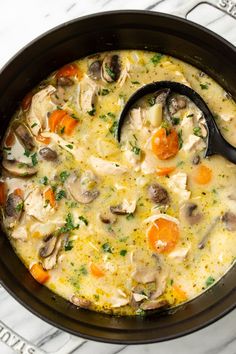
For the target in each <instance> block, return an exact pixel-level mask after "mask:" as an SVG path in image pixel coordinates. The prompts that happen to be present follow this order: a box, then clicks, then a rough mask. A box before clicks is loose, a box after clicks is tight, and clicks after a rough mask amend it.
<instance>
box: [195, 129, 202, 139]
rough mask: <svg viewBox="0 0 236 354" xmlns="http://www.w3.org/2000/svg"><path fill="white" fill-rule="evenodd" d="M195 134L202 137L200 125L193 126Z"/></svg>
mask: <svg viewBox="0 0 236 354" xmlns="http://www.w3.org/2000/svg"><path fill="white" fill-rule="evenodd" d="M193 134H194V135H196V136H199V137H200V138H201V137H202V130H201V128H200V127H194V128H193Z"/></svg>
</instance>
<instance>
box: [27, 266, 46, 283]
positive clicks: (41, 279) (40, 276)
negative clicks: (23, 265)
mask: <svg viewBox="0 0 236 354" xmlns="http://www.w3.org/2000/svg"><path fill="white" fill-rule="evenodd" d="M30 273H31V275H32V276H33V277H34V279H35V280H37V282H38V283H40V284H44V283H46V282H47V281H48V280H49V278H50V275H49V273H48V272H47V271H45V270H44V269H43V267H42V265H41V264H40V263H35V264H33V265H32V267H31V268H30Z"/></svg>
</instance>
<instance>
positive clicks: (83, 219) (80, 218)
mask: <svg viewBox="0 0 236 354" xmlns="http://www.w3.org/2000/svg"><path fill="white" fill-rule="evenodd" d="M79 220H81V221H83V223H84V224H85V225H86V226H87V225H88V220H87V219H85V217H84V216H83V215H80V216H79Z"/></svg>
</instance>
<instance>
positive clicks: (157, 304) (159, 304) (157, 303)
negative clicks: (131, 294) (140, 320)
mask: <svg viewBox="0 0 236 354" xmlns="http://www.w3.org/2000/svg"><path fill="white" fill-rule="evenodd" d="M167 306H168V302H167V301H166V300H147V301H144V302H143V303H142V304H141V305H140V308H141V309H142V310H157V309H160V308H164V307H167Z"/></svg>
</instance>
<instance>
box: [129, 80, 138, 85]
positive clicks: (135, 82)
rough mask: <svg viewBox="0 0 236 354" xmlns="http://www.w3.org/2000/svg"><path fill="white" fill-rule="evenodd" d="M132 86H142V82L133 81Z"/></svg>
mask: <svg viewBox="0 0 236 354" xmlns="http://www.w3.org/2000/svg"><path fill="white" fill-rule="evenodd" d="M131 84H133V85H140V82H139V81H131Z"/></svg>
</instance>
